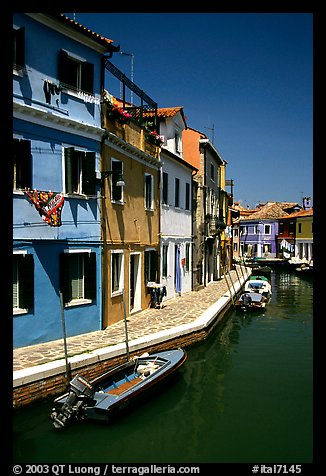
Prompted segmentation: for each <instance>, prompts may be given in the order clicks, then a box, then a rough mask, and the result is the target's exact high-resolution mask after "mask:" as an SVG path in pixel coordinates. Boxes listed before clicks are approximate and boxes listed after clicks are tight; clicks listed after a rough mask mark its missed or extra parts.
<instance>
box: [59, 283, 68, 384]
mask: <svg viewBox="0 0 326 476" xmlns="http://www.w3.org/2000/svg"><path fill="white" fill-rule="evenodd" d="M60 306H61V325H62V334H63V346H64V352H65V361H66V377H67V380H68V382H70V380H71V371H70V364H69V362H68V350H67V333H66V322H65V313H64V303H63V297H62V291H60Z"/></svg>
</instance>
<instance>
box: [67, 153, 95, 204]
mask: <svg viewBox="0 0 326 476" xmlns="http://www.w3.org/2000/svg"><path fill="white" fill-rule="evenodd" d="M64 160H65V192H66V193H71V194H79V195H95V152H84V151H81V150H76V149H75V148H74V147H67V148H65V149H64Z"/></svg>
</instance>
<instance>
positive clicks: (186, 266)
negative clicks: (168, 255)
mask: <svg viewBox="0 0 326 476" xmlns="http://www.w3.org/2000/svg"><path fill="white" fill-rule="evenodd" d="M189 266H190V243H186V256H185V266H184V270H185V271H189Z"/></svg>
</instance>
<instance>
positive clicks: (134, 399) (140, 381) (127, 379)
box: [53, 349, 187, 427]
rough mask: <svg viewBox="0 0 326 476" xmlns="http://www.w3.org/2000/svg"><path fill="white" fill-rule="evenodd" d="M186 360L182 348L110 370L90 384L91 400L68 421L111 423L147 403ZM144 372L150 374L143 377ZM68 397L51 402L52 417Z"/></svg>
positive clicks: (58, 411)
mask: <svg viewBox="0 0 326 476" xmlns="http://www.w3.org/2000/svg"><path fill="white" fill-rule="evenodd" d="M186 358H187V354H186V352H185V351H184V350H183V349H174V350H170V351H165V352H158V353H156V354H151V355H148V354H147V356H146V357H142V356H141V357H139V358H133V359H132V360H130V361H128V362H126V363H124V364H121V365H119V366H117V367H115V368H113V369H111V370H109V371H108V372H106V373H105V374H103V375H101V376H99V377H97V378H95V379H93V380H92V381H91V382H89V383H90V385H91V386H92V389H93V391H94V394H93V398H92V399H91V400H89V401H88V402H87V401H86V402H85V404H84V405H83V406H82V407H81V409H79V410H78V412H76V414H75V415H74V416H73V418H71V420H94V421H98V422H103V423H109V422H111V421H112V420H113V419H115V418H116V417H117V416H118V415H120V414H121V413H122V412H124V411H125V410H127V409H129V408H132V407H133V406H134V405H135V404H140V403H146V402H147V401H148V400H149V398H150V396H151V395H152V394H153V393H154V392H155V391H157V390H158V389H159V388H161V386H162V384H164V383H165V382H166V381H167V380H168V379H170V378H171V377H172V376H173V375H174V374H175V373H176V371H177V370H178V369H179V367H180V366H181V365H182V364H183V363H184V362H185V360H186ZM141 369H142V370H141ZM146 369H150V370H149V371H147V370H146ZM141 371H143V375H142V374H141ZM146 372H149V373H148V374H147V375H146ZM68 398H69V394H68V393H67V394H65V395H63V396H62V397H58V398H57V399H56V400H55V401H54V403H55V406H54V409H53V412H54V413H55V414H58V413H60V409H61V408H63V407H64V405H65V404H66V402H67V400H68ZM57 427H59V426H57Z"/></svg>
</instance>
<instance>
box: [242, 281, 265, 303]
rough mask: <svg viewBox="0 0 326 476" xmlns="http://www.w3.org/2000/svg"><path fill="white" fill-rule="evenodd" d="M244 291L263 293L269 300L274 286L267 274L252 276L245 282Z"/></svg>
mask: <svg viewBox="0 0 326 476" xmlns="http://www.w3.org/2000/svg"><path fill="white" fill-rule="evenodd" d="M244 291H245V292H247V293H252V292H255V293H259V294H262V295H263V296H264V297H265V298H266V299H267V300H269V299H270V298H271V295H272V286H271V283H270V282H269V280H268V279H267V278H266V276H250V278H249V279H248V281H247V282H246V284H245V287H244Z"/></svg>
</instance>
